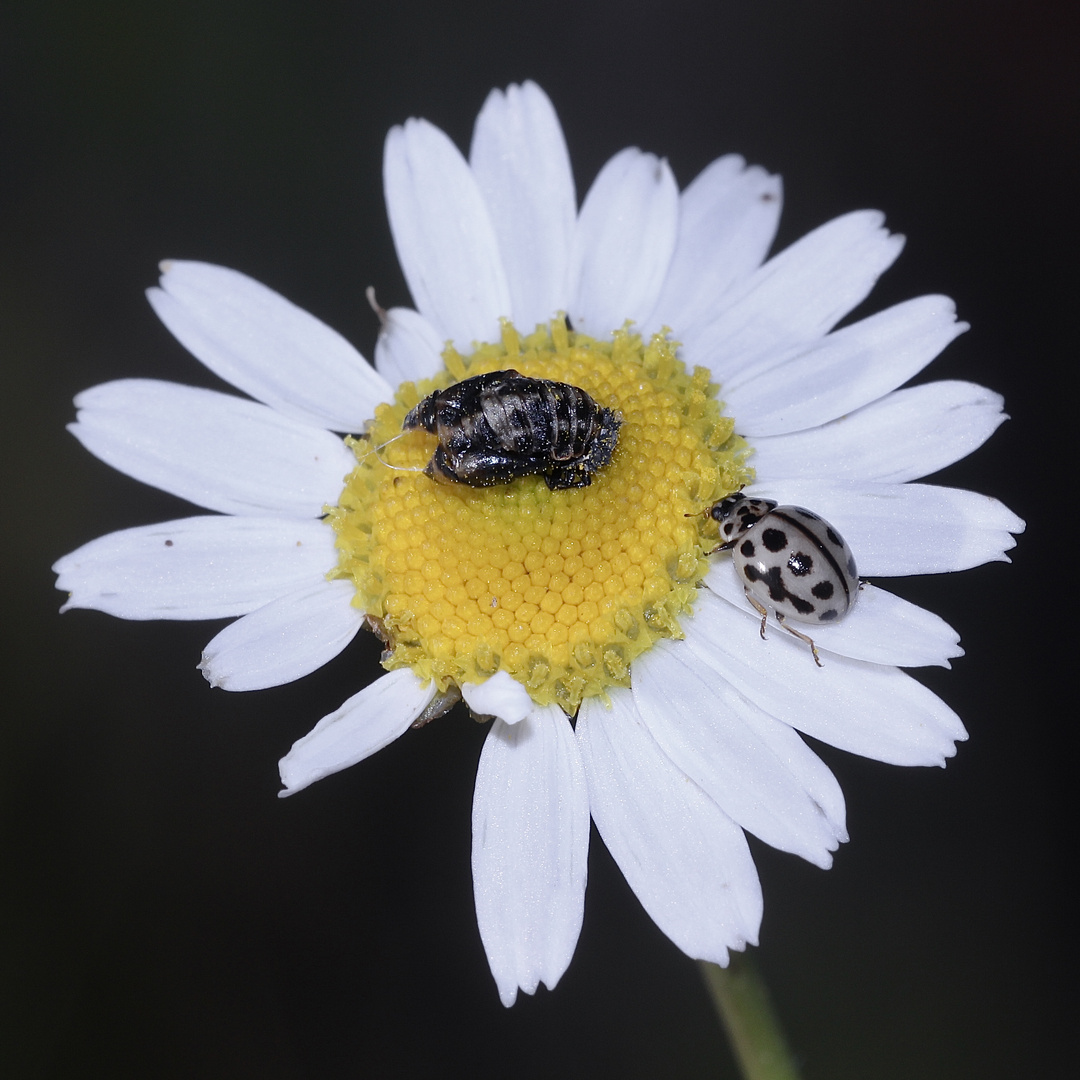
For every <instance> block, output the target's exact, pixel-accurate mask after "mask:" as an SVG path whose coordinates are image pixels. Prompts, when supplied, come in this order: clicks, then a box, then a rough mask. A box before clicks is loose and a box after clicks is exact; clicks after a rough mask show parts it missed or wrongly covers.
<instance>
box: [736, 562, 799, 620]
mask: <svg viewBox="0 0 1080 1080" xmlns="http://www.w3.org/2000/svg"><path fill="white" fill-rule="evenodd" d="M743 574H744V576H745V577H746V580H747V581H749V582H751V583H754V582H758V581H760V582H761V583H762V584H763V585H765V586H766V587H767V588H768V590H769V599H770V600H771V601H772V602H773V603H774V604H781V603H783V602H784V601H785V600H786V601H787V602H788V603H789V604H790V605H791V606H792V607H793V608H794V609H795V610H796V611H797V612H798V613H799V614H800V615H811V614H813V612H814V607H815V605H814V604H811V603H810V601H809V600H805V599H803V597H801V596H795V595H794V594H793V593H790V592H788V590H787V587H786V586H785V585H784V578H783V570H782V568H781V567H779V566H771V567H769V569H768V571H767V572H766V573H764V574H762V573H760V572H759V571H758V569H757V567H756V566H747V567H746V568H745V570H744V571H743Z"/></svg>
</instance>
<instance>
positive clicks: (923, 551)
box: [746, 479, 1024, 577]
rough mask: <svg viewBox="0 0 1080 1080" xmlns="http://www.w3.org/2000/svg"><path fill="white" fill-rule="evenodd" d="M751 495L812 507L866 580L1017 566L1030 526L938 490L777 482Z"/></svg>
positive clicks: (969, 497)
mask: <svg viewBox="0 0 1080 1080" xmlns="http://www.w3.org/2000/svg"><path fill="white" fill-rule="evenodd" d="M746 490H747V494H748V495H749V494H753V495H763V496H765V497H766V498H770V499H776V501H777V502H780V503H784V504H786V505H794V506H805V507H807V508H808V509H810V510H813V511H814V512H815V513H817V514H820V515H821V516H822V517H823V518H825V519H826V521H830V522H832V524H833V525H835V526H836V528H837V529H839V530H840V534H841V535H842V536H843V538H844V539H845V540H846V541H847V542H848V544H849V546H850V547H851V550H852V552H853V553H854V555H855V561H856V563H857V564H858V567H859V573H860V574H862V576H863V577H878V576H880V577H903V576H905V575H907V574H946V573H949V572H951V571H953V570H969V569H970V568H971V567H973V566H981V565H982V564H983V563H985V562H995V561H996V562H1009V557H1008V556H1007V555H1006V554H1005V552H1006V551H1008V550H1009V549H1010V548H1012V547H1015V546H1016V541H1015V540H1014V539H1013V537H1012V536H1011V535H1010V534H1011V533H1021V532H1023V531H1024V522H1023V521H1021V520H1020V518H1018V517H1017V516H1016V515H1015V514H1014V513H1012V512H1011V511H1010V510H1009V509H1008V508H1007V507H1005V506H1003V505H1002V504H1001V503H1000V502H998V501H997V499H991V498H990V497H989V496H987V495H980V494H978V492H975V491H963V490H961V489H959V488H945V487H935V486H933V485H931V484H875V483H870V482H864V483H859V482H851V483H843V482H833V481H827V480H812V479H792V480H776V481H772V482H770V483H768V484H755V485H754V486H753V487H752V488H747V489H746Z"/></svg>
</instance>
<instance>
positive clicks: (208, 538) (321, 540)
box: [53, 517, 337, 619]
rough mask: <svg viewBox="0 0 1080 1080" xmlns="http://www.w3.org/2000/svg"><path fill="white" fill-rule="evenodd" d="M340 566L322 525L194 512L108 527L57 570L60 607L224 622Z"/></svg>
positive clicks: (330, 533)
mask: <svg viewBox="0 0 1080 1080" xmlns="http://www.w3.org/2000/svg"><path fill="white" fill-rule="evenodd" d="M336 563H337V553H336V552H335V550H334V531H333V529H331V528H330V526H329V525H327V524H326V523H325V522H323V521H319V520H313V521H303V520H292V519H289V518H256V517H193V518H184V519H182V520H180V521H165V522H162V523H161V524H160V525H142V526H140V527H139V528H136V529H124V530H123V531H122V532H114V533H109V534H108V536H100V537H98V539H96V540H91V541H90V543H89V544H84V545H83V546H82V547H81V548H79V549H78V550H77V551H73V552H72V553H71V554H70V555H65V556H64V557H63V558H62V559H60V560H59V561H58V562H57V563H56V564H55V565H54V566H53V570H54V571H55V572H56V573H57V574H59V575H60V576H59V578H58V579H57V582H56V587H57V588H58V589H61V590H63V591H65V592H69V593H70V594H71V596H70V597H69V598H68V601H67V603H66V604H64V606H63V607H62V608H61V609H60V610H61V611H68V610H69V609H71V608H94V609H96V610H98V611H106V612H108V613H109V614H110V615H116V616H118V617H119V618H121V619H224V618H232V617H234V616H236V615H246V614H247V613H248V612H249V611H254V610H255V609H256V608H260V607H262V606H263V605H264V604H268V603H269V602H270V601H271V600H274V599H276V598H277V597H279V596H284V595H285V594H286V593H290V592H293V591H295V590H296V589H299V588H301V586H303V585H305V584H311V583H312V582H317V581H322V580H323V579H324V578H325V577H326V575H327V573H329V571H331V570H332V569H333V568H334V566H335V565H336Z"/></svg>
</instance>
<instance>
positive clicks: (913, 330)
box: [723, 296, 967, 436]
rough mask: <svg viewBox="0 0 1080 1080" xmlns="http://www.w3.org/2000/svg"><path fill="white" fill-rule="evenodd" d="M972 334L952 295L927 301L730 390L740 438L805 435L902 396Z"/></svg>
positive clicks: (848, 331) (890, 312) (842, 334)
mask: <svg viewBox="0 0 1080 1080" xmlns="http://www.w3.org/2000/svg"><path fill="white" fill-rule="evenodd" d="M966 329H967V323H962V322H957V321H956V308H955V306H954V305H953V302H952V301H951V300H950V299H949V298H948V297H945V296H921V297H919V298H918V299H916V300H908V301H907V302H906V303H903V304H897V305H896V306H895V307H891V308H888V309H887V310H885V311H880V312H878V313H877V314H876V315H871V316H870V317H869V318H866V319H863V320H861V321H860V322H857V323H853V324H852V325H851V326H845V327H844V329H843V330H837V331H836V332H835V333H832V334H829V335H828V336H827V337H825V338H823V339H822V340H821V341H819V342H818V343H817V344H816V345H814V346H812V347H811V348H809V349H805V350H804V349H800V350H798V351H797V352H796V353H795V354H794V355H790V356H788V357H787V358H786V359H784V360H783V361H781V362H779V363H777V364H776V365H775V366H773V367H768V366H759V367H756V368H755V369H754V370H755V374H753V375H752V376H750V377H746V376H745V374H741V375H739V376H736V377H735V378H734V379H733V380H731V382H730V383H728V384H725V386H724V389H723V393H724V398H725V400H726V402H727V407H728V410H729V411H730V412H731V415H733V416H734V417H735V422H736V428H737V430H738V432H739V433H740V434H741V435H747V436H755V435H778V434H782V433H784V432H788V431H804V430H805V429H807V428H811V427H815V426H816V425H818V424H825V423H828V422H829V421H830V420H834V419H836V417H838V416H843V415H844V413H847V412H850V411H851V410H853V409H858V408H860V407H862V406H863V405H866V404H867V403H868V402H871V401H876V400H877V399H878V398H880V397H882V396H884V395H885V394H887V393H889V391H890V390H895V389H896V388H897V387H898V386H899V385H900V384H901V383H904V382H907V380H908V379H910V378H911V377H912V376H913V375H916V374H917V373H918V372H920V371H922V369H923V368H924V367H925V366H926V365H927V364H928V363H930V361H931V360H933V359H934V357H935V356H937V355H938V353H940V352H941V350H942V349H944V348H945V346H946V345H948V344H949V342H950V341H952V340H953V338H955V337H956V336H957V335H959V334H962V333H963V332H964V331H965V330H966Z"/></svg>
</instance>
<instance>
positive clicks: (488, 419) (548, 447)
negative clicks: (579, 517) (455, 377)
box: [401, 369, 622, 490]
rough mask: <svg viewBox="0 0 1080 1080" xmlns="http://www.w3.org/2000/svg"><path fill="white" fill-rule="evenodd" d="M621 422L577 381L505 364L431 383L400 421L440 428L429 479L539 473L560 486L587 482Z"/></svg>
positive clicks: (475, 482)
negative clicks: (432, 388)
mask: <svg viewBox="0 0 1080 1080" xmlns="http://www.w3.org/2000/svg"><path fill="white" fill-rule="evenodd" d="M621 423H622V419H621V417H620V416H619V414H618V413H615V412H613V411H612V410H611V409H604V408H601V407H600V406H599V405H598V404H597V403H596V402H595V401H593V399H592V398H591V397H589V395H588V394H587V393H585V391H584V390H582V389H580V388H579V387H577V386H571V385H570V384H569V383H561V382H552V381H551V380H550V379H530V378H527V377H526V376H524V375H521V374H519V373H518V372H516V371H514V370H512V369H509V370H507V371H492V372H489V373H488V374H487V375H474V376H473V377H472V378H471V379H464V380H463V381H462V382H459V383H455V384H454V385H453V386H451V387H448V388H447V389H446V390H437V391H436V392H435V393H434V394H430V395H429V396H428V397H426V398H424V400H423V401H421V402H420V404H419V405H417V406H416V407H415V408H414V409H412V410H411V411H410V412H409V413H408V415H407V416H406V417H405V420H404V422H403V424H402V425H401V426H402V429H403V430H405V431H409V430H411V429H413V428H423V429H424V430H425V431H430V432H431V433H432V434H433V435H437V436H438V438H439V445H438V448H437V449H436V451H435V453H434V455H433V456H432V458H431V460H430V461H429V462H428V463H427V467H426V468H425V469H424V472H426V473H427V474H428V476H430V477H432V478H433V479H435V480H445V481H450V482H453V483H458V484H469V485H470V486H472V487H491V486H492V485H494V484H508V483H509V482H510V481H511V480H514V479H516V478H517V477H519V476H542V477H543V478H544V479H545V480H546V481H547V486H548V487H549V488H552V489H553V490H558V489H559V488H574V487H587V486H588V485H589V484H591V483H592V478H593V473H595V472H596V470H597V469H602V468H603V467H604V466H605V465H606V464H607V463H608V462H609V461H610V460H611V455H612V452H613V451H614V449H615V442H616V440H617V439H618V435H619V426H620V425H621Z"/></svg>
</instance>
